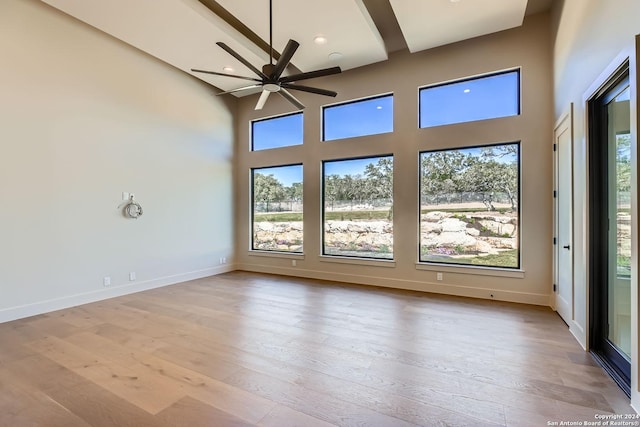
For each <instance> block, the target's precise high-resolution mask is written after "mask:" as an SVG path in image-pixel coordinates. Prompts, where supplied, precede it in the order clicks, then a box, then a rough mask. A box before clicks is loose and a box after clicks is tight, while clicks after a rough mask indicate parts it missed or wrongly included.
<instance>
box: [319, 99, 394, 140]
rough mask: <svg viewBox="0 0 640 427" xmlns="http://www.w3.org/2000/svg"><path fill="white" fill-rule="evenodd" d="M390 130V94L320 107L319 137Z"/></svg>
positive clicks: (338, 136) (334, 138) (341, 137)
mask: <svg viewBox="0 0 640 427" xmlns="http://www.w3.org/2000/svg"><path fill="white" fill-rule="evenodd" d="M388 132H393V94H391V95H383V96H377V97H375V98H367V99H362V100H359V101H349V102H346V103H343V104H337V105H329V106H326V107H323V108H322V140H323V141H332V140H336V139H343V138H352V137H356V136H366V135H376V134H379V133H388Z"/></svg>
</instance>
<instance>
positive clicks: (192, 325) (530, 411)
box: [0, 272, 632, 427]
mask: <svg viewBox="0 0 640 427" xmlns="http://www.w3.org/2000/svg"><path fill="white" fill-rule="evenodd" d="M607 413H617V414H624V413H632V410H631V408H630V406H629V402H628V399H627V398H626V396H625V395H624V394H623V393H622V392H621V391H620V390H619V389H618V388H617V387H616V385H615V384H614V383H613V381H612V380H611V379H610V378H609V377H608V376H607V375H606V374H605V373H604V371H603V370H602V369H601V368H600V367H598V366H597V365H596V364H595V363H594V362H593V360H592V359H591V357H590V356H589V355H588V354H586V353H584V352H583V351H582V350H581V348H580V347H579V345H578V344H577V342H576V341H575V340H574V339H573V338H572V336H571V335H570V333H569V332H568V330H567V327H566V325H564V323H563V322H562V321H561V320H560V318H559V317H558V316H557V315H556V314H555V313H553V312H552V311H551V310H550V309H548V308H542V307H534V306H527V305H517V304H508V303H500V302H495V301H480V300H473V299H465V298H456V297H447V296H438V295H432V294H421V293H415V292H404V291H393V290H384V289H379V288H369V287H363V286H355V285H354V286H350V285H345V284H336V283H329V282H321V281H313V280H305V279H294V278H284V277H278V276H270V275H260V274H252V273H245V272H234V273H229V274H224V275H220V276H216V277H212V278H207V279H202V280H196V281H192V282H187V283H182V284H179V285H175V286H169V287H165V288H161V289H156V290H151V291H146V292H141V293H137V294H133V295H128V296H125V297H120V298H115V299H111V300H108V301H103V302H98V303H93V304H88V305H84V306H80V307H75V308H71V309H67V310H61V311H57V312H53V313H49V314H46V315H40V316H35V317H31V318H28V319H22V320H18V321H14V322H8V323H4V324H0V426H7V427H14V426H18V427H21V426H47V427H48V426H64V427H70V426H136V427H139V426H160V427H162V426H189V427H193V426H216V427H217V426H222V427H226V426H230V427H235V426H238V427H240V426H262V427H267V426H269V427H271V426H272V427H286V426H304V427H315V426H317V427H330V426H384V427H388V426H390V427H395V426H399V427H401V426H505V425H506V426H518V427H520V426H547V425H549V424H547V422H548V421H595V418H594V416H595V414H607Z"/></svg>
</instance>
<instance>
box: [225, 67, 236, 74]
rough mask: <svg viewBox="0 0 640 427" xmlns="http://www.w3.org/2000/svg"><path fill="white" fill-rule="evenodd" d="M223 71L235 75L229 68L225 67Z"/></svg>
mask: <svg viewBox="0 0 640 427" xmlns="http://www.w3.org/2000/svg"><path fill="white" fill-rule="evenodd" d="M222 71H224V72H225V73H233V72H234V71H235V70H234V69H233V68H231V67H229V66H227V67H223V68H222Z"/></svg>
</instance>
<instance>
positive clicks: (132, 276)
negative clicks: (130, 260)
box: [129, 271, 136, 282]
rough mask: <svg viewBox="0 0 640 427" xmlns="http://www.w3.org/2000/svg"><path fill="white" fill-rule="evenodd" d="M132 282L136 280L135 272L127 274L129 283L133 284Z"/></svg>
mask: <svg viewBox="0 0 640 427" xmlns="http://www.w3.org/2000/svg"><path fill="white" fill-rule="evenodd" d="M134 280H136V272H135V271H131V272H130V273H129V281H130V282H133V281H134Z"/></svg>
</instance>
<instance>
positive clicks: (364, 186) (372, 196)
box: [323, 156, 393, 259]
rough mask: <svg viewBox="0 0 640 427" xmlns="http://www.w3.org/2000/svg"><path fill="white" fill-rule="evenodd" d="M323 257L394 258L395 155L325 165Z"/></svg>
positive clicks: (324, 163)
mask: <svg viewBox="0 0 640 427" xmlns="http://www.w3.org/2000/svg"><path fill="white" fill-rule="evenodd" d="M323 176H324V180H323V200H324V209H323V235H324V239H323V247H324V249H323V254H324V255H338V256H347V257H359V258H381V259H393V156H384V157H370V158H363V159H351V160H332V161H325V162H323Z"/></svg>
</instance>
